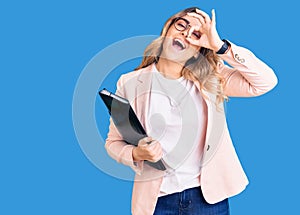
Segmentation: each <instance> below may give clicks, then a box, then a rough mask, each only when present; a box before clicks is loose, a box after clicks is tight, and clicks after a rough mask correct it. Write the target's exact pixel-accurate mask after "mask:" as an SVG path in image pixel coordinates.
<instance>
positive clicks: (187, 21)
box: [177, 17, 190, 24]
mask: <svg viewBox="0 0 300 215" xmlns="http://www.w3.org/2000/svg"><path fill="white" fill-rule="evenodd" d="M179 19H182V20H183V21H185V22H186V23H187V24H190V21H189V20H187V19H185V18H183V17H178V18H177V20H179Z"/></svg>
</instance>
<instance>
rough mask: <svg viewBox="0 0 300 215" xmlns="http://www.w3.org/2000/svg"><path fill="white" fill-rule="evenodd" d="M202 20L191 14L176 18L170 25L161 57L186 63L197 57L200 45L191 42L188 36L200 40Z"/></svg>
mask: <svg viewBox="0 0 300 215" xmlns="http://www.w3.org/2000/svg"><path fill="white" fill-rule="evenodd" d="M200 26H201V24H200V22H199V21H198V20H197V19H196V18H194V17H191V16H188V15H185V16H183V17H180V18H177V19H175V22H174V23H173V24H172V25H171V26H170V28H169V30H168V32H167V35H166V38H165V40H164V43H163V49H162V53H161V57H163V58H166V59H168V60H172V61H175V62H178V63H181V64H185V62H186V61H187V60H189V59H190V58H191V57H193V56H195V57H197V55H198V53H199V49H200V47H198V46H195V45H192V44H190V43H189V42H188V41H187V40H186V38H187V37H190V38H192V39H194V40H198V39H199V38H200V37H201V34H200V32H199V28H200Z"/></svg>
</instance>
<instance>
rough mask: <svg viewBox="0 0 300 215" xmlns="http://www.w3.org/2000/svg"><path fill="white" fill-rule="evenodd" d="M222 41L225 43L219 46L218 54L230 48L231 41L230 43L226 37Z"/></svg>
mask: <svg viewBox="0 0 300 215" xmlns="http://www.w3.org/2000/svg"><path fill="white" fill-rule="evenodd" d="M222 42H223V44H222V46H221V47H220V48H219V50H218V51H216V54H225V53H227V51H228V50H229V48H230V43H229V42H228V41H227V40H225V39H223V40H222Z"/></svg>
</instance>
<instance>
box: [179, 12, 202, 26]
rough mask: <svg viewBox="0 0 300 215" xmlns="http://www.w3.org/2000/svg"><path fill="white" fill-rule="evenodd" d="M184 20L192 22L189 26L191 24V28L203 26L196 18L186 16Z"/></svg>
mask: <svg viewBox="0 0 300 215" xmlns="http://www.w3.org/2000/svg"><path fill="white" fill-rule="evenodd" d="M182 18H184V19H186V20H188V21H189V22H190V23H189V24H190V25H191V26H198V27H200V26H201V23H200V21H199V20H198V19H197V18H195V17H192V16H188V15H185V16H183V17H182Z"/></svg>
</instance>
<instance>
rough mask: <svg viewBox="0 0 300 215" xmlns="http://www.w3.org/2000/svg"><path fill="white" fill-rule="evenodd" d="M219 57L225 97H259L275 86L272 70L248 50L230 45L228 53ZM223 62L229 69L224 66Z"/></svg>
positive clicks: (275, 80)
mask: <svg viewBox="0 0 300 215" xmlns="http://www.w3.org/2000/svg"><path fill="white" fill-rule="evenodd" d="M230 43H231V42H230ZM219 56H220V57H221V59H222V60H223V62H221V63H220V65H219V71H220V74H221V76H222V77H224V79H225V83H224V93H225V95H227V96H232V97H252V96H259V95H262V94H264V93H266V92H268V91H270V90H271V89H273V88H274V87H275V86H276V85H277V82H278V80H277V77H276V75H275V74H274V72H273V70H272V69H271V68H270V67H269V66H267V65H266V64H265V63H264V62H262V61H261V60H260V59H258V58H257V57H256V56H255V55H254V54H253V53H252V52H251V51H249V50H248V49H246V48H243V47H240V46H237V45H235V44H233V43H231V47H230V48H229V51H228V52H227V53H226V54H222V55H219ZM224 61H225V62H227V63H228V64H229V65H230V66H231V67H230V66H227V65H225V64H224Z"/></svg>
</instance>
